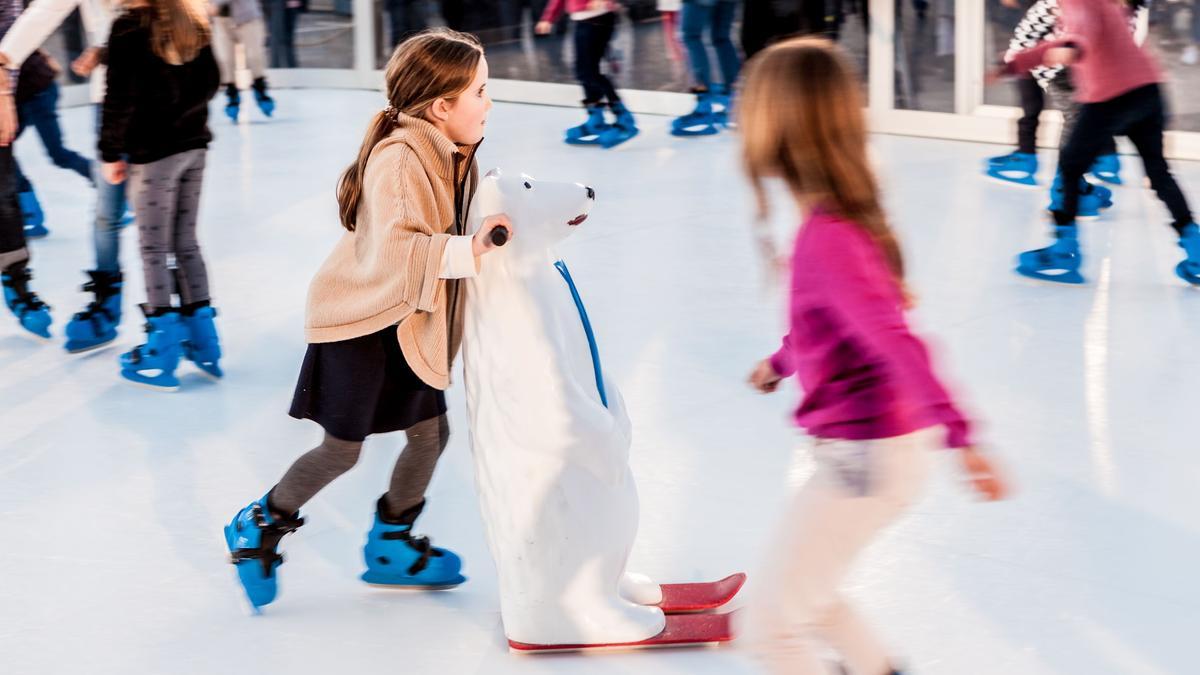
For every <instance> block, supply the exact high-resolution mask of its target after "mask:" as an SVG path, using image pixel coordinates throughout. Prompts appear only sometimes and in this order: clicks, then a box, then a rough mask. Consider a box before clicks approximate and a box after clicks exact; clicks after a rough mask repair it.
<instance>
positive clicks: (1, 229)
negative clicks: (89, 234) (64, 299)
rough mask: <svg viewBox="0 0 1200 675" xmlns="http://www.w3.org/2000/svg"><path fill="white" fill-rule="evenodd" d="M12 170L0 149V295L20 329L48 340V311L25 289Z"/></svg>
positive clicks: (25, 254)
mask: <svg viewBox="0 0 1200 675" xmlns="http://www.w3.org/2000/svg"><path fill="white" fill-rule="evenodd" d="M13 166H14V165H13V154H12V145H11V144H10V145H6V146H3V147H0V287H2V288H0V291H2V293H3V297H4V304H5V305H6V306H7V307H8V309H9V310H10V311H12V313H13V315H14V316H16V317H17V320H18V321H19V322H20V323H21V327H22V328H24V329H25V330H27V331H29V332H31V333H34V334H36V335H38V336H40V337H43V338H49V337H50V323H51V319H50V308H49V307H47V306H46V304H45V303H43V302H42V300H41V298H39V297H38V296H37V294H36V293H34V292H33V291H31V290H30V288H29V281H30V278H31V274H30V271H29V249H28V248H27V247H26V246H25V219H24V217H23V216H22V214H21V207H20V206H19V205H18V203H17V193H16V181H15V180H14V176H13V172H14V168H13Z"/></svg>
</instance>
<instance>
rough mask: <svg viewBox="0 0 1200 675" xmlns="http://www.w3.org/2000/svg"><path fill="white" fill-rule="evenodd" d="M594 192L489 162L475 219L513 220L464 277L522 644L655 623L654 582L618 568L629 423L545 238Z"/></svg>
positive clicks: (483, 493)
mask: <svg viewBox="0 0 1200 675" xmlns="http://www.w3.org/2000/svg"><path fill="white" fill-rule="evenodd" d="M594 198H595V193H594V192H593V190H592V189H591V188H589V187H585V186H583V185H579V184H573V183H547V182H541V181H535V180H533V179H532V178H529V177H528V176H523V175H511V176H510V175H506V174H504V173H502V172H501V171H499V170H493V171H491V172H489V173H488V174H487V175H486V176H484V178H483V179H482V180H481V181H480V184H479V188H478V191H477V192H476V193H475V197H474V199H473V201H472V202H471V207H470V220H469V222H468V226H469V229H470V231H472V232H474V231H476V230H477V229H478V227H479V225H480V223H481V222H482V220H483V219H484V218H485V217H487V216H490V215H495V214H498V213H505V214H507V215H508V216H509V218H510V219H511V220H512V223H513V227H514V229H515V230H516V231H515V232H514V234H513V238H512V240H511V241H509V242H508V243H507V244H506V245H505V246H503V247H502V248H499V249H497V250H494V251H492V252H491V253H489V254H488V255H486V256H484V257H483V258H482V260H481V268H480V272H479V274H478V276H477V277H476V278H474V279H472V280H470V281H469V282H468V290H467V304H466V330H465V340H464V344H463V355H464V361H463V363H464V372H465V376H466V386H467V392H466V393H467V412H468V416H469V419H470V426H471V429H470V437H471V451H472V454H473V455H474V458H475V480H476V483H477V485H478V490H479V499H480V507H481V509H482V512H483V519H484V522H485V524H486V528H487V536H488V543H489V545H490V547H491V551H492V556H493V557H494V558H495V561H496V569H497V572H498V573H499V579H500V608H501V616H502V619H503V622H504V632H505V635H506V636H507V637H508V639H509V640H510V641H512V642H517V643H525V644H530V645H589V644H591V645H597V644H617V643H629V642H638V641H642V640H646V639H648V638H652V637H654V636H656V635H658V634H659V633H660V632H662V631H663V629H664V626H665V625H666V619H665V617H664V615H663V612H662V610H660V609H659V608H658V607H654V606H653V605H655V604H657V603H659V602H660V601H661V600H662V590H661V588H660V587H659V586H658V585H657V584H654V583H652V582H650V580H649V579H646V578H645V577H641V576H639V575H629V574H626V571H625V565H626V561H627V559H628V557H629V552H630V549H631V548H632V547H633V540H634V537H635V535H636V534H637V527H638V495H637V486H636V485H635V484H634V480H633V473H632V472H631V471H630V468H629V445H630V422H629V417H628V415H627V414H626V412H625V406H624V403H623V401H622V400H621V394H620V392H618V391H617V388H616V386H615V384H614V383H613V380H612V378H611V377H609V376H608V374H607V373H606V372H604V371H603V369H602V368H601V367H600V360H599V357H598V354H596V353H595V343H594V340H593V339H592V338H591V336H590V335H589V333H590V328H589V327H585V316H586V313H585V312H584V311H583V310H582V301H581V300H579V299H578V297H577V295H576V291H575V289H574V286H573V284H571V283H569V282H568V278H569V272H566V273H564V272H565V271H566V267H565V265H564V264H562V263H561V262H560V261H559V260H558V258H557V256H556V255H555V254H554V251H553V247H554V245H555V244H557V243H558V242H559V241H561V240H562V239H565V238H566V237H567V236H569V235H570V234H571V233H572V232H573V231H574V229H575V227H577V226H578V225H579V224H580V223H582V222H583V221H584V220H585V219H586V217H587V214H588V212H589V210H590V209H591V206H592V203H593V201H594Z"/></svg>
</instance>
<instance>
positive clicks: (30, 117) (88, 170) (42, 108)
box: [14, 84, 92, 192]
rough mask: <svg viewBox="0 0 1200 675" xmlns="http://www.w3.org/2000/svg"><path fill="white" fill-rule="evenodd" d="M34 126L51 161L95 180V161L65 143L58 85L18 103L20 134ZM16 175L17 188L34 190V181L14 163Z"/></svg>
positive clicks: (18, 135)
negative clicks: (59, 119)
mask: <svg viewBox="0 0 1200 675" xmlns="http://www.w3.org/2000/svg"><path fill="white" fill-rule="evenodd" d="M29 127H33V128H34V129H36V130H37V132H38V135H39V136H41V137H42V145H44V146H46V153H47V154H49V155H50V161H52V162H54V165H55V166H57V167H61V168H63V169H70V170H71V171H74V172H75V173H77V174H79V175H80V176H83V177H84V178H86V179H88V180H89V181H90V180H92V162H91V160H89V159H87V158H86V157H84V156H83V155H80V154H79V153H77V152H75V151H74V150H71V149H69V148H67V147H66V146H65V145H63V133H62V127H61V126H59V123H58V85H57V84H52V85H50V86H49V87H47V88H46V89H45V90H44V91H42V92H39V93H38V94H35V95H34V97H33V98H31V99H29V100H28V101H25V102H24V103H22V104H20V105H18V106H17V137H18V138H19V137H20V136H21V134H22V132H24V131H25V130H26V129H27V128H29ZM14 166H15V169H16V177H17V192H32V191H33V185H31V184H30V183H29V179H28V178H26V177H25V174H24V173H22V172H21V167H20V166H19V165H17V164H15V163H14Z"/></svg>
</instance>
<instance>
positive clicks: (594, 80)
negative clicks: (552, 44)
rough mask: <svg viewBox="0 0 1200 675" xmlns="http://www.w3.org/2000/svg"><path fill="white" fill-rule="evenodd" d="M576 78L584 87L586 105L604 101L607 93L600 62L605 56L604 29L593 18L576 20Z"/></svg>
mask: <svg viewBox="0 0 1200 675" xmlns="http://www.w3.org/2000/svg"><path fill="white" fill-rule="evenodd" d="M574 29H575V78H576V79H577V80H579V84H580V85H581V86H582V87H583V102H584V105H594V104H599V103H603V102H604V99H605V97H606V94H607V89H606V87H605V86H604V75H603V74H602V73H601V72H600V62H601V60H602V59H603V58H604V46H605V43H604V42H603V41H602V40H603V33H604V31H603V29H602V27H601V26H600V24H598V23H596V22H595V21H593V20H585V21H576V22H575V26H574Z"/></svg>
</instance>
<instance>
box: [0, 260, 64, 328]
mask: <svg viewBox="0 0 1200 675" xmlns="http://www.w3.org/2000/svg"><path fill="white" fill-rule="evenodd" d="M32 278H33V274H32V273H30V271H29V269H28V268H25V267H11V268H9V270H8V271H7V272H4V273H3V274H0V285H2V286H3V288H4V304H5V305H8V308H9V309H10V310H12V313H13V315H15V316H16V317H17V321H19V322H20V323H21V328H24V329H25V330H27V331H29V332H30V333H33V334H34V335H36V336H38V337H41V338H45V339H49V338H50V324H51V322H52V320H51V318H50V307H49V306H47V305H46V303H44V302H42V300H41V298H39V297H38V296H37V293H34V292H33V291H31V290H29V280H30V279H32Z"/></svg>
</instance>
